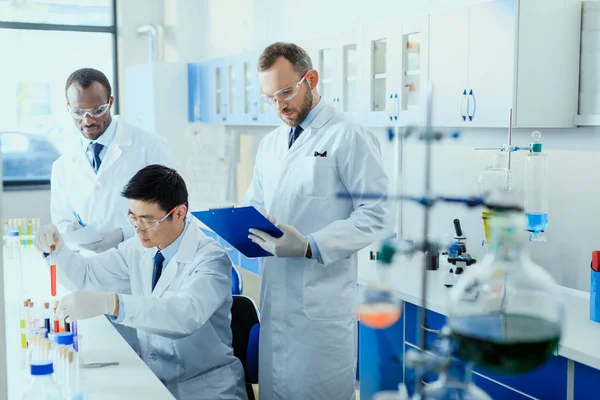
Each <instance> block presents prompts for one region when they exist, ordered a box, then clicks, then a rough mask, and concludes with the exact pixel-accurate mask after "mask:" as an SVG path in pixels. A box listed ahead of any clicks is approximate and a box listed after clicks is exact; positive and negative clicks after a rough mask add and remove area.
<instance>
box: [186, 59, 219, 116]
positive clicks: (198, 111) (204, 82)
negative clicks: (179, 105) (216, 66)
mask: <svg viewBox="0 0 600 400" xmlns="http://www.w3.org/2000/svg"><path fill="white" fill-rule="evenodd" d="M212 65H213V63H212V62H210V61H207V62H200V63H192V64H188V122H204V123H215V122H216V121H215V120H214V119H213V110H214V107H215V106H214V100H215V99H214V96H213V93H214V85H213V81H212V80H211V74H212V69H211V67H212Z"/></svg>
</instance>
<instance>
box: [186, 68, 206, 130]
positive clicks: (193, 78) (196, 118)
mask: <svg viewBox="0 0 600 400" xmlns="http://www.w3.org/2000/svg"><path fill="white" fill-rule="evenodd" d="M187 70H188V122H200V121H202V118H201V115H200V111H201V108H200V91H201V89H200V85H201V74H202V72H201V70H202V64H201V63H193V64H188V66H187Z"/></svg>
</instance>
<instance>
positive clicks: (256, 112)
mask: <svg viewBox="0 0 600 400" xmlns="http://www.w3.org/2000/svg"><path fill="white" fill-rule="evenodd" d="M252 121H258V102H256V101H255V102H254V116H253V117H252Z"/></svg>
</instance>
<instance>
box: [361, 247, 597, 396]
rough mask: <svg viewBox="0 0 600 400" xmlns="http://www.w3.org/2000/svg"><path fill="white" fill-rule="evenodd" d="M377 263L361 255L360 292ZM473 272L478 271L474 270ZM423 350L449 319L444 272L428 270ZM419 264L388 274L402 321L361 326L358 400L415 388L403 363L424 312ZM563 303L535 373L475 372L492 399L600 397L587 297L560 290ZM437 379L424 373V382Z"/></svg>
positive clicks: (415, 346) (394, 267) (406, 264)
mask: <svg viewBox="0 0 600 400" xmlns="http://www.w3.org/2000/svg"><path fill="white" fill-rule="evenodd" d="M375 267H376V262H375V261H371V260H370V257H369V250H368V249H367V250H363V251H361V252H360V253H359V265H358V283H359V290H360V288H361V287H363V286H364V285H366V284H368V282H370V281H372V280H373V279H376V268H375ZM472 268H477V265H475V266H473V267H472ZM426 273H427V274H428V281H427V301H426V303H425V308H426V314H427V319H426V320H427V323H426V325H427V326H425V328H426V349H428V348H430V346H431V344H432V343H433V342H434V341H435V340H437V338H438V333H439V331H440V329H441V328H442V327H443V326H444V325H445V322H446V316H447V315H448V302H449V296H448V294H449V292H450V289H449V288H446V287H445V286H444V275H445V274H446V273H447V271H446V269H445V268H444V267H443V266H441V268H440V269H438V270H435V271H427V272H426ZM422 274H423V265H422V261H419V260H412V261H407V260H401V261H395V262H394V264H393V265H392V268H390V269H389V275H388V277H389V280H388V282H389V284H390V285H391V287H392V290H393V291H394V292H395V294H396V295H397V296H398V297H399V298H400V299H401V300H403V306H402V307H403V312H402V316H401V318H400V320H399V321H398V322H397V323H396V324H394V325H393V326H391V327H389V328H387V329H383V330H375V329H371V328H368V327H366V326H364V325H362V324H359V377H360V388H361V390H360V392H361V397H360V398H361V400H367V399H369V400H370V399H371V398H372V396H373V394H374V393H376V392H377V391H380V390H393V389H395V388H396V387H397V385H398V383H400V382H405V383H406V385H407V386H408V388H409V390H410V389H412V388H413V387H414V375H413V372H412V370H411V369H409V368H408V367H405V366H404V364H403V362H402V360H403V359H404V354H405V353H406V351H408V350H409V349H414V350H417V351H420V348H419V346H418V335H419V334H418V332H419V328H420V326H419V322H420V320H419V319H420V315H419V314H420V310H421V307H422V305H423V304H422V300H423V298H422V295H421V293H422V292H421V277H422ZM559 289H560V292H561V293H562V295H563V297H564V301H565V321H564V329H563V333H562V336H561V339H560V343H559V346H558V348H557V350H556V351H555V354H554V356H553V357H552V358H551V359H550V361H548V362H547V363H546V364H545V365H543V366H542V367H540V368H539V369H537V370H535V371H533V372H531V373H528V374H524V375H517V376H504V375H498V374H495V373H491V372H488V371H483V370H478V369H477V368H476V369H475V370H474V371H473V381H474V383H475V384H476V385H477V386H479V387H480V388H481V389H483V390H484V391H485V392H487V393H488V394H489V395H490V396H491V397H492V398H493V399H503V400H504V399H509V400H511V399H568V400H571V399H575V400H580V399H581V400H584V399H592V398H600V395H599V394H598V382H600V340H599V339H598V338H600V324H598V323H595V322H592V321H590V319H589V294H588V293H586V292H581V291H578V290H574V289H569V288H565V287H562V286H561V287H559ZM435 379H436V376H435V375H433V374H426V375H425V376H424V377H423V381H424V382H426V383H429V382H431V381H433V380H435Z"/></svg>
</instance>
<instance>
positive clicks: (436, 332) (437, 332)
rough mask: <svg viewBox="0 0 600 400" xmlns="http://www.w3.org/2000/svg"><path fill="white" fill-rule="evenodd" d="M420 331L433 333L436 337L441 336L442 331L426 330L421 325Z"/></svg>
mask: <svg viewBox="0 0 600 400" xmlns="http://www.w3.org/2000/svg"><path fill="white" fill-rule="evenodd" d="M421 329H423V330H424V331H425V332H428V333H433V334H434V335H438V336H440V335H441V334H442V331H441V330H440V329H431V328H427V327H426V326H424V325H421Z"/></svg>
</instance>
